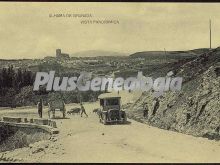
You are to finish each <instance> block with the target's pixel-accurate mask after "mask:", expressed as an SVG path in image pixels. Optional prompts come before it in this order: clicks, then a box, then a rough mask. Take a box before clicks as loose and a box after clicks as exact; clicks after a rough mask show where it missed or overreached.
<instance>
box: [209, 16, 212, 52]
mask: <svg viewBox="0 0 220 165" xmlns="http://www.w3.org/2000/svg"><path fill="white" fill-rule="evenodd" d="M211 23H212V22H211V19H209V35H210V36H209V37H210V49H212V24H211Z"/></svg>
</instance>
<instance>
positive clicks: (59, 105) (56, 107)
mask: <svg viewBox="0 0 220 165" xmlns="http://www.w3.org/2000/svg"><path fill="white" fill-rule="evenodd" d="M56 111H60V112H61V113H62V114H63V118H65V117H66V107H65V103H64V101H62V100H56V101H50V102H49V103H48V116H49V118H51V114H52V118H55V112H56Z"/></svg>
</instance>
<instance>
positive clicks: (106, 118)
mask: <svg viewBox="0 0 220 165" xmlns="http://www.w3.org/2000/svg"><path fill="white" fill-rule="evenodd" d="M98 99H99V101H100V112H99V121H100V122H101V123H103V124H105V125H106V124H110V123H126V122H127V116H126V113H125V111H123V110H121V97H120V96H119V95H117V94H112V93H104V94H101V95H99V97H98Z"/></svg>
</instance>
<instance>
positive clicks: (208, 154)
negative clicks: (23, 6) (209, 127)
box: [0, 103, 220, 162]
mask: <svg viewBox="0 0 220 165" xmlns="http://www.w3.org/2000/svg"><path fill="white" fill-rule="evenodd" d="M72 106H73V105H68V106H67V109H68V108H70V107H72ZM95 107H97V104H92V103H91V104H86V105H85V108H86V111H87V113H88V115H89V117H88V118H86V117H82V118H81V117H80V115H75V116H74V115H73V116H68V117H69V119H57V120H56V121H57V125H58V128H59V129H60V134H58V135H57V136H55V137H54V139H55V140H48V141H41V142H38V143H36V144H33V145H32V146H30V147H26V148H22V149H16V150H14V151H12V152H6V154H5V155H6V156H7V157H10V158H14V159H15V158H16V159H20V160H21V161H22V162H220V157H219V154H220V142H217V141H211V140H208V139H204V138H197V137H192V136H188V135H184V134H180V133H176V132H171V131H166V130H161V129H158V128H154V127H150V126H147V125H145V124H142V123H138V122H135V121H133V120H129V121H130V124H127V125H102V124H100V123H99V121H98V117H97V116H96V115H95V114H93V113H92V109H94V108H95ZM19 111H20V114H22V112H24V113H23V115H24V116H25V115H27V114H28V113H27V111H28V112H29V114H32V115H34V116H37V113H36V109H32V110H30V109H29V110H26V109H21V110H19ZM2 113H3V111H2V112H1V113H0V114H2ZM12 114H13V112H11V114H10V115H12ZM39 148H42V149H41V150H39V151H38V152H33V150H35V151H36V150H37V149H39Z"/></svg>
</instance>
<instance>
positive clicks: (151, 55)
mask: <svg viewBox="0 0 220 165" xmlns="http://www.w3.org/2000/svg"><path fill="white" fill-rule="evenodd" d="M208 51H209V49H207V48H200V49H194V50H188V51H166V52H165V51H144V52H136V53H134V54H131V55H130V57H132V58H147V59H155V58H160V59H178V60H181V59H186V58H192V57H195V56H198V55H200V54H202V53H205V52H208Z"/></svg>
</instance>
